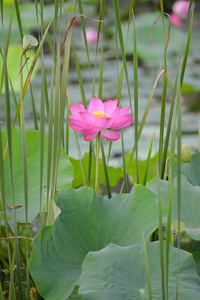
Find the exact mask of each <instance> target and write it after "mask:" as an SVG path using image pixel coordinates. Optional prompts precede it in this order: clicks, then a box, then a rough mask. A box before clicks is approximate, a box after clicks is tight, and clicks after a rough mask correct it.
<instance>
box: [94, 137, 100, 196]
mask: <svg viewBox="0 0 200 300" xmlns="http://www.w3.org/2000/svg"><path fill="white" fill-rule="evenodd" d="M99 142H100V132H99V133H98V134H97V137H96V166H95V186H94V189H95V191H96V192H97V193H98V189H99Z"/></svg>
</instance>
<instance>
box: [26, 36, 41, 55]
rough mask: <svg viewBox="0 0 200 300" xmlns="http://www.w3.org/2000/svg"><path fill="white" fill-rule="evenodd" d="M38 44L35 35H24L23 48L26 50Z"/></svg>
mask: <svg viewBox="0 0 200 300" xmlns="http://www.w3.org/2000/svg"><path fill="white" fill-rule="evenodd" d="M37 45H38V41H37V39H36V38H35V37H34V36H32V35H29V34H25V35H24V38H23V49H24V51H25V52H26V51H28V50H30V49H32V48H35V47H37Z"/></svg>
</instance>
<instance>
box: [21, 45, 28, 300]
mask: <svg viewBox="0 0 200 300" xmlns="http://www.w3.org/2000/svg"><path fill="white" fill-rule="evenodd" d="M24 54H25V52H24V51H23V50H22V53H21V57H20V70H21V73H20V93H21V96H22V91H23V70H22V57H23V55H24ZM21 145H22V162H23V181H24V204H25V218H26V236H28V172H27V169H28V166H27V149H26V132H25V118H24V104H23V101H22V103H21ZM26 283H27V300H29V299H30V280H29V270H28V240H26Z"/></svg>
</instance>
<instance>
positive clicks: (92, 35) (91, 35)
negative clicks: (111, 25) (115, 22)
mask: <svg viewBox="0 0 200 300" xmlns="http://www.w3.org/2000/svg"><path fill="white" fill-rule="evenodd" d="M85 32H86V38H87V42H88V44H93V43H96V41H97V37H98V30H97V29H96V28H92V27H89V28H86V31H85ZM82 39H83V35H82ZM101 39H102V33H101V32H100V33H99V40H101Z"/></svg>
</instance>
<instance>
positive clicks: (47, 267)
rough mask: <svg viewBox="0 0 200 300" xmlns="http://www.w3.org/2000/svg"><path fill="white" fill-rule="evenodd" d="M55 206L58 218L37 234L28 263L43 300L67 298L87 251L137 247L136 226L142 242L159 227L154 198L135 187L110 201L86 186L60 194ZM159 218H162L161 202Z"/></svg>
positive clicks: (79, 273) (163, 205) (138, 240)
mask: <svg viewBox="0 0 200 300" xmlns="http://www.w3.org/2000/svg"><path fill="white" fill-rule="evenodd" d="M56 204H57V206H58V207H59V208H60V209H61V214H60V215H59V216H58V217H57V219H56V220H55V222H54V224H53V225H52V226H50V227H46V228H44V229H43V230H41V231H40V232H39V234H38V236H37V237H36V239H35V241H34V250H33V253H32V256H31V258H30V264H29V267H30V271H31V275H32V277H33V279H34V281H35V283H36V285H37V288H38V290H39V293H40V294H41V295H42V296H43V297H44V298H45V299H48V300H51V299H52V300H54V299H59V300H62V299H66V298H67V297H68V296H69V295H70V293H71V292H72V290H73V286H74V285H75V284H78V282H79V277H80V275H81V266H82V262H83V260H84V259H85V257H86V255H87V253H88V252H89V251H97V250H100V249H102V248H104V247H105V246H107V245H108V244H109V243H111V242H112V243H115V244H118V245H122V246H127V245H131V244H133V243H139V244H142V230H141V223H142V227H143V231H144V235H145V239H146V240H147V239H148V237H149V236H150V235H151V233H152V232H153V231H154V230H155V229H156V228H157V226H158V209H157V206H158V203H157V196H155V195H154V194H153V193H152V192H150V191H149V190H148V189H147V188H146V187H144V186H140V185H136V186H135V187H134V189H133V190H132V191H131V193H130V194H120V195H118V196H115V197H113V198H111V199H106V198H103V197H100V196H97V194H96V192H95V191H94V190H93V189H91V188H89V187H82V188H80V189H78V190H74V189H67V190H63V191H60V192H59V194H58V197H57V203H56ZM162 214H163V217H165V216H166V207H165V204H164V203H163V202H162Z"/></svg>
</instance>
